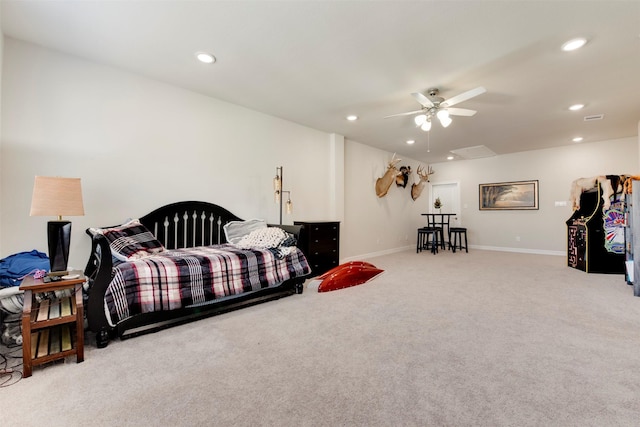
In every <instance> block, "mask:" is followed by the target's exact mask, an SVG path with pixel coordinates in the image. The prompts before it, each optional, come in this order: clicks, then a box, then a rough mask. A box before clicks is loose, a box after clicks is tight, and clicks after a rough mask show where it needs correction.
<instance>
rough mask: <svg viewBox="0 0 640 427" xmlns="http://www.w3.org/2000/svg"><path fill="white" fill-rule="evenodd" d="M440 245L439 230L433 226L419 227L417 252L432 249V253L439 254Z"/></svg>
mask: <svg viewBox="0 0 640 427" xmlns="http://www.w3.org/2000/svg"><path fill="white" fill-rule="evenodd" d="M438 245H439V241H438V230H436V229H435V228H433V227H422V228H418V241H417V243H416V253H419V252H422V251H423V250H424V249H431V253H432V254H437V253H438Z"/></svg>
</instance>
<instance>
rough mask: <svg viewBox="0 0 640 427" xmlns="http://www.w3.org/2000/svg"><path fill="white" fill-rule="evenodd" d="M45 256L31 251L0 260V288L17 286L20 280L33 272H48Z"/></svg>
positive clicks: (46, 257)
mask: <svg viewBox="0 0 640 427" xmlns="http://www.w3.org/2000/svg"><path fill="white" fill-rule="evenodd" d="M49 268H50V265H49V257H48V256H47V254H43V253H42V252H38V251H37V250H35V249H34V250H32V251H30V252H19V253H17V254H13V255H9V256H8V257H6V258H3V259H1V260H0V288H6V287H9V286H19V285H20V283H21V282H22V278H23V277H24V276H26V275H27V274H29V273H31V272H33V271H34V270H45V271H49Z"/></svg>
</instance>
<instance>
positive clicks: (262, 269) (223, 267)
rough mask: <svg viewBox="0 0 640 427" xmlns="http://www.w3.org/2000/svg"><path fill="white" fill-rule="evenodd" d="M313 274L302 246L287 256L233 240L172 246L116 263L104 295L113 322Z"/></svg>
mask: <svg viewBox="0 0 640 427" xmlns="http://www.w3.org/2000/svg"><path fill="white" fill-rule="evenodd" d="M309 272H310V268H309V264H308V263H307V259H306V258H305V256H304V255H303V254H302V252H301V251H300V249H298V248H294V250H293V251H292V252H291V253H290V254H289V255H287V256H285V257H281V256H278V254H277V251H273V250H269V249H264V250H257V249H239V248H237V247H234V246H232V245H229V244H224V245H215V246H201V247H196V248H187V249H172V250H167V251H164V252H162V253H160V254H157V255H153V256H149V257H146V258H142V259H139V260H134V261H129V262H123V263H120V264H118V265H116V266H115V267H114V273H113V278H112V280H111V283H110V284H109V287H108V288H107V291H106V294H105V312H106V314H107V319H108V320H109V321H110V323H111V326H115V325H116V324H117V323H118V322H120V321H122V320H124V319H126V318H128V317H130V316H133V315H135V314H139V313H147V312H154V311H161V310H174V309H177V308H181V307H187V306H190V305H194V304H202V303H205V302H207V301H212V300H215V299H219V298H223V297H226V296H230V295H238V294H242V293H244V292H250V291H256V290H259V289H263V288H267V287H274V286H277V285H280V284H281V283H282V282H284V281H285V280H287V279H291V278H295V277H301V276H305V275H307V274H308V273H309Z"/></svg>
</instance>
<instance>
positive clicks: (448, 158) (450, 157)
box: [447, 156, 455, 160]
mask: <svg viewBox="0 0 640 427" xmlns="http://www.w3.org/2000/svg"><path fill="white" fill-rule="evenodd" d="M454 158H455V157H453V156H447V160H453V159H454Z"/></svg>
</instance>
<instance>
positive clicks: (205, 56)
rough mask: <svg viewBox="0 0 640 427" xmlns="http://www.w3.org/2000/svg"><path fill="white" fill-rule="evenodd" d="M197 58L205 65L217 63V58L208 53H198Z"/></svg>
mask: <svg viewBox="0 0 640 427" xmlns="http://www.w3.org/2000/svg"><path fill="white" fill-rule="evenodd" d="M196 58H198V61H200V62H202V63H205V64H213V63H214V62H216V57H215V56H213V55H211V54H210V53H207V52H196Z"/></svg>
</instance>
